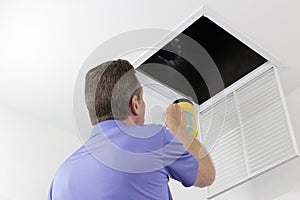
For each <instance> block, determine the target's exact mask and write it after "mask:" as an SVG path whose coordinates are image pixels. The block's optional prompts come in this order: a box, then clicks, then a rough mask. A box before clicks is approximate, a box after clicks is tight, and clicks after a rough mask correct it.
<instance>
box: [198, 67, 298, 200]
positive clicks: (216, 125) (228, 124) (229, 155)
mask: <svg viewBox="0 0 300 200" xmlns="http://www.w3.org/2000/svg"><path fill="white" fill-rule="evenodd" d="M224 93H225V95H224ZM199 121H200V131H201V140H202V142H203V143H204V145H205V146H206V147H207V149H208V150H209V151H210V153H211V156H212V159H213V162H214V163H215V167H216V171H217V176H216V181H215V183H214V184H213V185H212V186H211V187H209V188H208V198H212V197H214V196H216V195H218V194H220V193H222V192H224V191H226V190H228V189H230V188H232V187H234V186H236V185H238V184H240V183H242V182H244V181H246V180H248V179H250V178H252V177H254V176H256V175H258V174H260V173H262V172H266V171H267V170H269V169H272V168H273V167H276V166H278V165H279V164H282V163H284V162H285V161H288V160H289V159H291V158H294V157H296V156H297V155H298V149H297V146H296V142H295V139H294V134H293V131H292V127H291V126H290V120H289V115H288V112H287V109H286V104H285V100H284V97H283V93H282V90H281V85H280V81H279V77H278V75H277V71H276V68H275V67H273V66H272V65H271V64H270V63H266V64H264V65H262V66H260V67H259V68H257V69H256V70H254V71H253V72H251V73H250V74H248V75H247V76H245V77H244V78H242V79H240V80H239V81H237V82H236V83H235V84H233V85H232V86H231V87H229V88H227V89H225V91H223V92H221V93H220V94H218V95H216V96H215V97H214V98H213V99H211V100H210V101H207V102H206V103H204V104H202V105H200V119H199Z"/></svg>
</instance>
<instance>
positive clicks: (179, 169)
mask: <svg viewBox="0 0 300 200" xmlns="http://www.w3.org/2000/svg"><path fill="white" fill-rule="evenodd" d="M197 169H198V160H197V159H196V158H195V157H194V156H193V155H192V154H190V153H189V152H187V151H185V150H184V148H183V145H182V143H180V142H179V141H178V140H177V139H176V137H174V135H173V134H172V133H171V132H170V131H169V130H168V129H167V128H166V127H164V126H162V125H158V124H148V125H135V126H127V125H125V124H124V123H123V122H122V121H119V120H105V121H103V122H100V123H98V124H96V125H95V126H94V127H93V129H92V132H91V135H90V137H89V139H88V140H87V142H86V143H85V144H84V145H82V146H81V147H80V148H79V149H78V150H76V151H75V152H74V153H73V154H72V155H71V156H70V157H69V158H68V159H66V160H65V161H64V162H63V164H62V165H61V166H60V167H59V169H58V170H57V172H56V174H55V176H54V178H53V180H52V183H51V186H50V190H49V194H48V200H102V199H105V200H120V199H122V200H129V199H139V200H143V199H147V200H148V199H149V200H150V199H153V200H157V199H159V200H168V199H172V195H171V193H170V189H169V187H168V181H169V177H170V178H173V179H176V180H178V181H180V182H181V183H182V184H183V185H184V186H186V187H189V186H192V185H193V184H194V182H195V180H196V176H197Z"/></svg>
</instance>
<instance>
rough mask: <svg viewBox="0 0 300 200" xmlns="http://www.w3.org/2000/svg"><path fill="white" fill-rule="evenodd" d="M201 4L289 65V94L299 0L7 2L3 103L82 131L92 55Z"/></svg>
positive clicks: (0, 1)
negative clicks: (78, 85)
mask: <svg viewBox="0 0 300 200" xmlns="http://www.w3.org/2000/svg"><path fill="white" fill-rule="evenodd" d="M201 5H206V6H207V7H208V8H210V9H212V10H214V11H215V12H216V13H218V14H219V15H220V16H222V17H224V19H226V21H227V22H229V23H230V25H232V26H233V27H235V28H236V29H237V30H239V31H240V32H241V33H243V34H245V35H247V37H249V38H251V39H252V40H253V41H255V42H256V44H258V45H259V46H261V47H262V48H263V49H265V50H266V51H268V52H269V53H270V54H272V55H274V56H275V57H277V58H278V59H279V60H280V61H281V62H282V63H284V65H285V66H284V67H282V68H280V69H279V70H280V72H281V73H280V74H281V78H282V82H283V86H284V90H285V93H286V95H288V94H289V93H290V92H292V91H293V90H295V89H296V88H297V87H299V86H300V79H299V78H298V77H297V76H298V74H299V72H300V67H299V65H300V62H299V61H298V57H299V56H298V52H299V50H298V47H299V46H300V38H299V35H300V28H299V20H300V13H299V12H298V11H299V9H300V2H299V1H298V0H285V1H284V0H281V1H278V0H272V1H271V0H265V1H259V0H247V1H239V0H226V1H225V0H209V1H198V0H190V1H188V3H187V2H184V3H183V1H180V0H168V1H159V0H152V1H139V0H131V1H122V0H119V1H115V0H111V1H96V0H89V1H74V0H73V1H71V0H68V1H58V0H56V1H53V0H51V1H50V0H49V1H40V0H30V1H26V2H24V1H21V0H19V1H16V0H15V1H12V0H0V44H1V45H0V92H1V98H0V106H4V107H8V108H11V109H14V110H17V111H18V112H19V113H20V116H24V115H25V116H28V117H34V118H36V119H39V120H43V121H46V122H48V123H50V124H52V125H53V126H55V127H57V128H60V129H63V130H65V131H68V132H74V123H73V106H72V103H73V91H74V86H75V82H76V78H77V76H78V73H79V71H80V69H81V66H82V64H83V63H84V61H85V60H86V59H87V57H88V56H89V55H90V53H91V52H92V51H93V50H94V49H96V48H97V47H98V46H99V45H100V44H101V43H103V42H104V41H106V40H108V39H109V38H111V37H112V36H114V35H117V34H119V33H122V32H125V31H130V30H133V29H137V28H148V27H157V28H164V29H174V28H175V27H176V26H177V25H179V24H180V23H181V22H182V21H183V20H184V19H186V18H187V17H188V16H190V15H191V14H192V13H194V12H195V11H196V10H197V9H198V8H200V7H201ZM137 55H138V54H132V55H128V58H129V59H130V60H131V59H132V60H133V59H134V58H135V57H136V56H137Z"/></svg>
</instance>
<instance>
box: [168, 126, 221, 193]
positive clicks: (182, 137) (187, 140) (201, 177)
mask: <svg viewBox="0 0 300 200" xmlns="http://www.w3.org/2000/svg"><path fill="white" fill-rule="evenodd" d="M171 131H172V130H171ZM173 131H176V132H173V133H175V135H176V137H177V139H178V140H179V141H180V142H181V143H182V144H183V146H184V148H185V149H186V150H187V151H188V152H189V153H191V154H192V155H193V156H194V157H195V158H197V159H198V175H197V180H196V182H195V185H196V186H199V187H205V186H208V185H211V184H212V183H213V181H214V180H215V168H214V165H213V163H212V161H211V158H210V156H209V154H208V153H207V151H206V149H205V147H204V146H203V145H202V144H201V143H200V142H199V141H198V140H197V139H196V138H195V137H194V136H193V135H192V134H190V133H189V132H188V131H187V130H186V128H178V129H177V130H174V129H173Z"/></svg>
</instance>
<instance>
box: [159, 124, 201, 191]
mask: <svg viewBox="0 0 300 200" xmlns="http://www.w3.org/2000/svg"><path fill="white" fill-rule="evenodd" d="M163 148H164V165H165V168H166V171H167V173H168V175H169V177H171V178H173V179H175V180H177V181H180V182H181V183H182V185H183V186H185V187H189V186H192V185H193V184H194V183H195V181H196V178H197V173H198V160H197V159H196V158H195V157H194V156H193V155H192V154H191V153H189V152H188V151H186V150H185V149H184V147H183V144H182V143H181V142H180V141H179V140H178V139H177V138H176V137H175V136H174V135H173V134H172V133H171V132H170V131H169V130H168V129H167V128H166V127H164V147H163Z"/></svg>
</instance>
